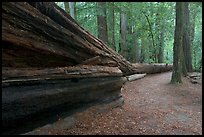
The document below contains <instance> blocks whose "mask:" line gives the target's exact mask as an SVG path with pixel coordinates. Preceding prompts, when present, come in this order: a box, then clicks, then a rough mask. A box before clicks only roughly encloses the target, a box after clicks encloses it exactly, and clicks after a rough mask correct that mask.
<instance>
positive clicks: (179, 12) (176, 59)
mask: <svg viewBox="0 0 204 137" xmlns="http://www.w3.org/2000/svg"><path fill="white" fill-rule="evenodd" d="M183 12H184V3H183V2H176V27H175V34H174V47H173V72H172V77H171V83H172V84H175V83H182V80H181V73H182V72H181V66H182V60H181V56H180V54H181V50H182V48H181V46H182V38H183V16H184V13H183Z"/></svg>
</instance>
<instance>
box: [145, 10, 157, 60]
mask: <svg viewBox="0 0 204 137" xmlns="http://www.w3.org/2000/svg"><path fill="white" fill-rule="evenodd" d="M142 13H143V14H144V16H145V18H146V20H147V22H148V25H149V31H150V35H151V38H152V48H150V49H151V50H152V49H153V50H152V51H154V48H155V42H154V35H153V31H152V24H151V22H150V20H149V18H148V16H147V15H146V14H145V13H144V12H142ZM150 59H152V60H156V59H155V55H154V53H152V55H150Z"/></svg>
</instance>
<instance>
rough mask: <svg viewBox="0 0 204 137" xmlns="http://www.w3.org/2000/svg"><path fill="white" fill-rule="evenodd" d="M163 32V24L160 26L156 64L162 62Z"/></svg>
mask: <svg viewBox="0 0 204 137" xmlns="http://www.w3.org/2000/svg"><path fill="white" fill-rule="evenodd" d="M164 31H165V28H164V24H161V32H160V42H159V57H158V63H163V60H164Z"/></svg>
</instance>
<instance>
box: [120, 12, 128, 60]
mask: <svg viewBox="0 0 204 137" xmlns="http://www.w3.org/2000/svg"><path fill="white" fill-rule="evenodd" d="M126 31H127V15H126V14H125V13H124V12H123V11H122V12H121V13H120V35H121V41H120V48H121V53H120V54H121V55H122V56H123V57H126Z"/></svg>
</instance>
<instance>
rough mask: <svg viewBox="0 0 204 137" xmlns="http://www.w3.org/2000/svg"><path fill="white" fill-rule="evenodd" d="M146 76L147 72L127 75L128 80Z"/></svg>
mask: <svg viewBox="0 0 204 137" xmlns="http://www.w3.org/2000/svg"><path fill="white" fill-rule="evenodd" d="M145 76H146V73H145V74H134V75H130V76H126V77H127V80H128V81H134V80H137V79H140V78H143V77H145Z"/></svg>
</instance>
